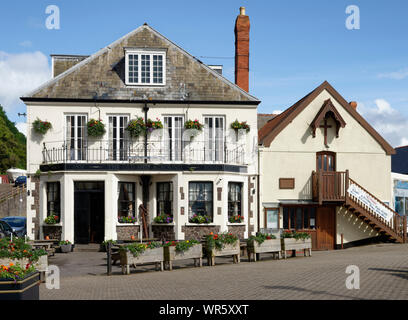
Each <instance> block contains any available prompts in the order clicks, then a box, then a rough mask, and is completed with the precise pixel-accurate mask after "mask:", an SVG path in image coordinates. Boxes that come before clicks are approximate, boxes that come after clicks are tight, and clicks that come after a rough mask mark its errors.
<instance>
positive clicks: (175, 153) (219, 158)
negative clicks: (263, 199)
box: [43, 140, 246, 165]
mask: <svg viewBox="0 0 408 320" xmlns="http://www.w3.org/2000/svg"><path fill="white" fill-rule="evenodd" d="M245 151H246V148H245V144H238V143H230V142H228V143H227V142H225V141H211V142H209V141H196V140H193V141H188V142H186V141H177V140H163V141H148V142H147V143H145V142H144V141H141V142H139V141H137V142H135V141H130V140H113V141H90V140H88V141H87V140H77V141H75V140H72V141H62V142H49V143H44V147H43V164H57V163H112V162H123V163H196V164H198V163H210V164H211V163H214V164H236V165H244V164H246V161H245Z"/></svg>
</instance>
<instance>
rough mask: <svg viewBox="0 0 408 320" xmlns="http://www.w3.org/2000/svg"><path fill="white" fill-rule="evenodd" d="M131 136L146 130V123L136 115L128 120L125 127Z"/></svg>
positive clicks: (138, 134) (136, 135)
mask: <svg viewBox="0 0 408 320" xmlns="http://www.w3.org/2000/svg"><path fill="white" fill-rule="evenodd" d="M125 130H126V131H128V132H129V134H130V136H131V137H135V138H136V137H138V136H140V135H141V134H142V133H144V132H145V131H146V124H145V122H144V119H143V118H141V117H137V118H136V119H133V120H130V121H129V123H128V125H127V127H126V129H125Z"/></svg>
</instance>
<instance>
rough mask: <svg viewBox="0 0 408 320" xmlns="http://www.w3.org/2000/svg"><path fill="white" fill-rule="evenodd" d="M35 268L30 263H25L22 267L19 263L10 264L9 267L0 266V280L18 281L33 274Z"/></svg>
mask: <svg viewBox="0 0 408 320" xmlns="http://www.w3.org/2000/svg"><path fill="white" fill-rule="evenodd" d="M35 271H36V270H35V267H34V266H33V265H32V264H31V263H27V264H26V265H25V266H24V267H23V266H21V265H20V264H19V263H16V264H13V263H10V264H9V266H8V267H7V266H3V265H0V279H7V280H8V279H9V280H14V281H15V282H16V281H19V280H22V279H24V278H26V277H27V276H28V275H30V274H32V273H34V272H35Z"/></svg>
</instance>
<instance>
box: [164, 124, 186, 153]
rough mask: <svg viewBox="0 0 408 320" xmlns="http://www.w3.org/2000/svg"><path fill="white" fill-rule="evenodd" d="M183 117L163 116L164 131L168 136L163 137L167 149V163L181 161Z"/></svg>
mask: <svg viewBox="0 0 408 320" xmlns="http://www.w3.org/2000/svg"><path fill="white" fill-rule="evenodd" d="M183 128H184V121H183V116H165V117H164V129H165V130H167V132H168V135H167V136H165V137H166V139H167V141H165V146H166V148H167V151H166V158H167V160H169V161H181V160H183V141H182V137H183Z"/></svg>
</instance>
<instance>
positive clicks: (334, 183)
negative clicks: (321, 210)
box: [312, 171, 349, 204]
mask: <svg viewBox="0 0 408 320" xmlns="http://www.w3.org/2000/svg"><path fill="white" fill-rule="evenodd" d="M348 183H349V173H348V171H344V172H341V171H317V172H315V171H313V173H312V194H313V201H318V202H319V203H320V204H321V203H323V201H325V202H344V201H345V200H346V192H347V188H348Z"/></svg>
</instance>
